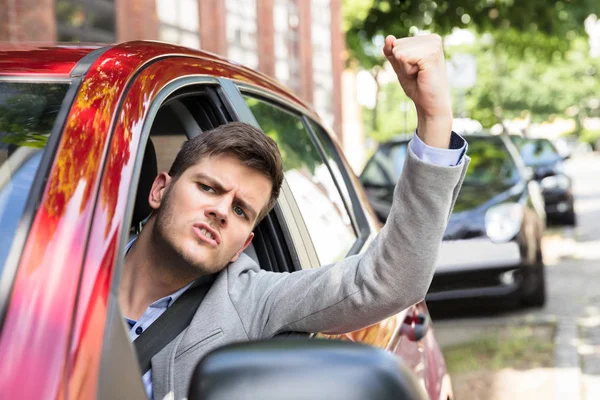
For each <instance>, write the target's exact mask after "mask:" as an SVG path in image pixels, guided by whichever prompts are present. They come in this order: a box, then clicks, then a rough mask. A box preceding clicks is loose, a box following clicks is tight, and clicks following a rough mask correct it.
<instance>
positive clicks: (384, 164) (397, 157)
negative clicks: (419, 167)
mask: <svg viewBox="0 0 600 400" xmlns="http://www.w3.org/2000/svg"><path fill="white" fill-rule="evenodd" d="M407 146H408V144H407V143H406V142H402V143H394V144H392V145H384V146H381V147H379V149H377V151H376V152H375V154H374V155H373V157H372V158H371V160H370V161H369V163H368V164H367V166H366V167H365V170H364V171H363V173H362V175H361V181H362V182H363V184H365V185H367V186H369V185H371V186H394V185H395V184H396V182H397V181H398V178H399V177H400V173H401V172H402V168H404V161H405V160H406V154H407V151H408V150H407V149H408V148H407Z"/></svg>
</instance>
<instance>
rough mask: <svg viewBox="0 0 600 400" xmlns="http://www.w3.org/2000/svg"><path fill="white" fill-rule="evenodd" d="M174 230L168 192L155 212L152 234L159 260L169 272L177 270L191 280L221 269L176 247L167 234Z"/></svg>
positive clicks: (174, 240)
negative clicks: (159, 256) (158, 252)
mask: <svg viewBox="0 0 600 400" xmlns="http://www.w3.org/2000/svg"><path fill="white" fill-rule="evenodd" d="M176 229H177V227H176V223H175V218H174V213H173V211H172V210H171V207H169V192H167V193H166V194H165V199H164V202H163V204H162V207H161V208H159V209H158V211H157V212H156V224H155V226H154V229H153V234H152V236H153V238H152V241H153V243H154V245H155V246H156V247H155V248H157V249H160V251H161V252H162V253H161V254H163V257H161V258H162V259H163V260H164V262H165V263H166V265H165V268H167V269H169V270H170V271H172V270H173V269H178V270H179V271H180V273H181V274H183V275H184V276H186V277H193V279H197V278H199V277H200V276H203V275H207V274H210V273H213V272H216V271H217V270H221V269H222V268H215V266H212V267H211V266H209V265H205V264H204V263H203V262H200V261H198V260H195V259H194V258H192V257H191V256H190V255H189V254H187V252H186V251H185V249H183V248H181V246H179V245H178V243H177V240H176V238H174V237H171V236H170V235H169V232H171V233H172V232H175V230H176Z"/></svg>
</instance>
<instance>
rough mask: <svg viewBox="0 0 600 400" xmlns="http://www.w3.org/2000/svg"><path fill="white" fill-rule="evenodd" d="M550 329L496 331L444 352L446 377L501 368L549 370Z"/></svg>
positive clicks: (550, 363) (528, 328)
mask: <svg viewBox="0 0 600 400" xmlns="http://www.w3.org/2000/svg"><path fill="white" fill-rule="evenodd" d="M553 336H554V327H553V326H549V325H542V326H535V327H531V326H529V327H497V328H494V331H490V332H487V333H485V334H483V335H482V336H480V337H477V338H476V339H474V340H472V341H470V342H468V343H463V344H459V345H453V346H449V347H446V348H444V349H443V350H442V351H443V353H444V356H445V358H446V363H447V367H448V371H449V372H450V374H451V375H452V374H460V373H466V372H470V371H477V370H482V369H484V370H499V369H503V368H514V369H531V368H538V367H552V366H553V364H554V362H553V354H554V345H553V342H552V338H553Z"/></svg>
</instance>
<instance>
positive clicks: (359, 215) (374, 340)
mask: <svg viewBox="0 0 600 400" xmlns="http://www.w3.org/2000/svg"><path fill="white" fill-rule="evenodd" d="M239 88H240V89H241V93H242V95H243V97H244V100H245V103H246V105H247V106H248V108H249V110H247V111H246V112H245V113H244V117H243V118H245V120H246V122H249V123H253V124H255V125H257V126H259V127H260V128H261V129H262V130H263V131H264V132H265V133H266V134H267V135H269V136H271V137H272V138H273V139H274V140H275V141H276V142H277V143H278V145H279V148H280V150H281V152H282V156H283V162H284V171H285V181H286V185H285V186H286V188H287V190H284V191H282V192H283V194H284V195H285V196H290V197H291V199H290V200H289V203H293V204H294V205H295V212H293V213H291V215H290V216H288V218H293V222H291V221H287V225H288V226H289V225H296V226H300V227H301V228H299V229H300V230H301V231H302V232H304V235H302V236H299V237H298V238H297V239H296V242H295V243H294V245H295V246H296V251H297V252H298V253H299V254H302V253H304V252H305V253H307V257H306V258H307V259H308V261H307V262H306V263H304V264H301V265H302V268H303V269H304V268H319V266H321V265H326V264H329V263H332V262H335V261H338V260H339V259H341V258H343V257H346V256H348V255H352V254H358V253H360V252H362V251H363V250H364V249H366V246H368V244H369V243H370V242H371V241H372V240H373V238H374V237H375V235H376V232H377V222H376V220H375V217H374V215H373V214H372V212H369V211H367V210H369V208H368V206H365V204H367V203H366V197H365V195H364V193H362V191H360V190H356V188H357V186H358V183H357V179H356V177H355V176H354V175H353V174H352V173H351V172H350V169H349V167H348V164H347V163H346V162H345V159H344V158H343V153H342V152H341V151H340V150H339V147H338V146H337V145H336V144H335V142H334V141H332V140H331V136H330V135H329V134H328V133H327V132H326V131H325V129H324V128H322V126H321V125H320V124H319V123H318V122H316V118H314V117H313V118H308V117H306V115H304V113H308V112H307V111H306V110H303V109H301V108H298V107H296V106H294V105H293V104H290V103H288V102H285V101H284V100H283V99H281V98H279V97H277V96H276V95H274V94H271V93H267V92H265V91H264V90H262V89H260V88H256V87H251V86H249V85H240V86H239ZM241 107H242V106H241V105H238V108H241ZM428 326H430V324H429V319H428V314H427V313H426V309H425V308H424V304H422V305H417V306H414V307H411V308H410V309H409V310H404V311H402V312H401V313H399V314H398V315H396V316H393V317H391V318H388V319H386V320H384V321H381V322H380V323H378V324H375V325H372V326H370V327H367V328H365V329H361V330H359V331H356V332H351V333H348V334H346V335H337V336H329V335H325V334H319V335H318V336H321V337H332V338H338V339H343V340H351V341H360V342H363V343H366V344H369V345H373V346H377V347H380V348H383V349H387V350H390V351H394V352H396V353H397V354H399V355H400V356H401V357H402V358H403V360H404V361H405V362H406V363H407V364H408V365H409V366H410V367H411V368H412V369H413V371H414V372H415V373H416V374H417V376H418V377H419V378H420V379H421V381H422V383H423V385H424V386H426V387H427V386H430V385H429V380H430V379H429V378H428V377H427V374H426V373H425V372H426V370H425V366H426V364H427V363H426V357H425V355H426V353H425V352H424V347H423V344H422V343H421V342H420V341H421V339H422V338H423V337H425V335H426V334H427V328H428ZM415 332H417V334H416V335H415ZM421 332H422V333H423V334H422V335H421Z"/></svg>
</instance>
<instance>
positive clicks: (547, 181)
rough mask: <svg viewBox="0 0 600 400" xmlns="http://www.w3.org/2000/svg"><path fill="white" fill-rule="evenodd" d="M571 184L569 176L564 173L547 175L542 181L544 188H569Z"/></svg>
mask: <svg viewBox="0 0 600 400" xmlns="http://www.w3.org/2000/svg"><path fill="white" fill-rule="evenodd" d="M569 184H570V182H569V178H567V177H566V176H564V175H554V176H547V177H545V178H544V179H542V181H541V182H540V185H541V186H542V190H554V189H562V190H566V189H568V188H569Z"/></svg>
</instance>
